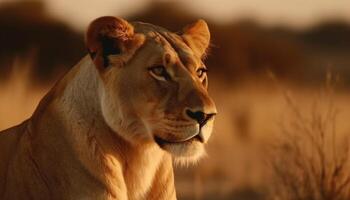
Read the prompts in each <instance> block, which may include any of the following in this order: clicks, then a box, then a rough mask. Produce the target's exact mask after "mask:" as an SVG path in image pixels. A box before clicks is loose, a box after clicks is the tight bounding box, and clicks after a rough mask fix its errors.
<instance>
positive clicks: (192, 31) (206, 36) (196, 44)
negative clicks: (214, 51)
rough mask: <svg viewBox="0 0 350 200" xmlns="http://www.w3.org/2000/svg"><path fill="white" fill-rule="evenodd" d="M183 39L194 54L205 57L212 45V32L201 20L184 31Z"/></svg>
mask: <svg viewBox="0 0 350 200" xmlns="http://www.w3.org/2000/svg"><path fill="white" fill-rule="evenodd" d="M182 38H183V39H184V40H185V42H186V43H187V44H188V46H189V47H190V48H191V49H192V50H193V51H194V53H195V54H196V55H197V56H199V57H203V56H204V55H205V52H206V50H207V48H208V46H209V43H210V32H209V28H208V25H207V23H206V22H205V21H204V20H202V19H200V20H198V21H197V22H195V23H193V24H190V25H188V26H186V27H185V28H184V29H183V34H182Z"/></svg>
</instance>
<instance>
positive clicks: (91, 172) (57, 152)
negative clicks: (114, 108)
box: [29, 57, 171, 199]
mask: <svg viewBox="0 0 350 200" xmlns="http://www.w3.org/2000/svg"><path fill="white" fill-rule="evenodd" d="M100 84H101V83H100V79H99V75H98V72H97V70H96V69H95V67H94V66H93V63H92V62H91V60H90V59H89V58H88V57H85V58H83V60H82V61H81V62H80V63H79V64H78V65H77V66H75V67H74V69H73V70H71V71H70V72H69V73H68V74H67V75H66V76H65V77H64V78H63V79H62V80H61V81H60V82H59V83H58V84H56V86H55V87H54V89H53V90H52V91H51V92H50V93H49V94H48V95H47V96H46V97H45V98H44V99H43V101H42V102H41V103H40V105H39V107H38V109H37V111H36V112H35V113H34V115H33V117H32V119H31V121H30V128H29V135H32V138H34V142H33V143H38V144H40V145H32V146H31V149H30V151H31V153H32V154H33V158H35V159H36V162H37V163H38V166H39V170H42V176H43V177H45V179H46V180H45V182H46V183H47V185H48V187H50V189H53V190H59V191H57V192H60V193H61V194H64V193H67V191H65V190H70V192H68V193H70V194H72V193H74V192H71V191H72V190H73V191H74V190H76V191H79V192H80V194H81V193H82V192H81V191H84V192H85V194H86V195H87V196H89V197H90V198H92V199H94V198H95V199H100V198H101V196H98V195H102V196H103V197H102V198H103V199H107V198H106V197H108V199H142V198H143V196H144V195H145V194H146V192H147V191H148V190H149V189H150V187H151V185H152V181H153V179H154V176H155V174H156V173H157V169H158V168H159V165H160V163H162V162H167V164H168V165H169V163H170V166H168V167H171V159H170V158H169V156H168V155H165V154H164V153H163V151H162V150H160V148H159V147H158V146H156V145H154V144H144V145H135V144H131V143H129V142H127V141H126V140H124V139H123V138H121V137H120V136H118V134H117V133H115V132H114V131H113V130H111V129H110V128H109V127H108V126H107V125H106V123H105V121H104V119H103V117H102V114H101V108H100V100H99V96H100V92H101V91H100V86H101V85H100ZM39 135H40V137H36V136H39ZM35 138H37V139H36V140H35ZM43 144H47V145H43ZM67 147H68V148H67ZM73 155H74V156H73ZM150 158H152V159H150ZM57 165H58V166H59V167H58V166H57ZM62 170H64V171H62ZM62 173H64V174H65V176H62V177H66V178H67V177H70V179H71V180H67V179H64V180H63V179H60V177H59V176H60V174H62ZM77 180H78V181H80V182H78V183H77V182H76V181H77ZM57 185H64V187H61V188H60V187H57ZM77 198H81V196H77Z"/></svg>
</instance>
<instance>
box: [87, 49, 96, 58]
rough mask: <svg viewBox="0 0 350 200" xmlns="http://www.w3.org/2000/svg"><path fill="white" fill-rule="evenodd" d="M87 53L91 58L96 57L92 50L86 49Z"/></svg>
mask: <svg viewBox="0 0 350 200" xmlns="http://www.w3.org/2000/svg"><path fill="white" fill-rule="evenodd" d="M88 53H89V55H90V57H91V58H92V59H94V58H95V57H96V52H92V51H90V50H89V49H88Z"/></svg>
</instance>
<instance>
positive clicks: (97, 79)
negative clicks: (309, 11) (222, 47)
mask: <svg viewBox="0 0 350 200" xmlns="http://www.w3.org/2000/svg"><path fill="white" fill-rule="evenodd" d="M209 38H210V33H209V30H208V26H207V24H206V23H205V22H204V21H203V20H199V21H198V22H196V23H194V24H192V25H189V26H187V27H185V28H184V30H183V31H182V33H181V34H175V33H172V32H169V31H167V30H166V29H164V28H161V27H158V26H154V25H151V24H146V23H141V22H133V23H129V22H127V21H125V20H123V19H120V18H115V17H101V18H98V19H96V20H94V21H93V22H92V23H91V24H90V26H89V28H88V30H87V33H86V46H87V49H88V51H89V55H88V56H86V57H84V58H83V59H82V60H81V61H80V62H79V63H78V64H77V65H76V66H75V67H74V68H73V69H72V70H71V71H70V72H69V73H68V74H67V75H65V76H64V77H63V79H61V80H60V81H59V82H58V83H57V84H56V85H55V86H54V87H53V89H52V90H51V91H50V92H49V93H48V94H47V95H46V96H45V97H44V98H43V99H42V100H41V102H40V104H39V106H38V108H37V109H36V111H35V112H34V114H33V116H32V117H31V118H29V119H28V120H26V121H24V122H23V123H22V124H20V125H18V126H16V127H13V128H10V129H8V130H5V131H3V132H1V133H0V199H2V200H17V199H19V200H22V199H35V200H40V199H43V200H49V199H50V200H51V199H58V200H62V199H72V200H77V199H94V200H96V199H118V200H126V199H128V200H131V199H166V200H169V199H176V194H175V187H174V175H173V168H172V161H173V160H174V161H175V162H180V163H188V162H194V161H196V160H198V159H199V158H200V157H201V156H202V155H203V153H204V144H205V143H206V142H207V141H208V138H209V136H210V134H211V131H212V125H213V121H214V115H215V114H216V108H215V105H214V102H213V100H212V99H211V98H210V97H209V95H208V93H207V85H208V77H207V74H206V71H207V69H206V67H205V65H204V63H203V61H202V58H203V57H204V55H205V52H206V49H207V47H208V45H209Z"/></svg>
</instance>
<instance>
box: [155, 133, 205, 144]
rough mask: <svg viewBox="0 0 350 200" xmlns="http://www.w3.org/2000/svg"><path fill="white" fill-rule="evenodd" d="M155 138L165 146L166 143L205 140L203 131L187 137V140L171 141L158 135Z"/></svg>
mask: <svg viewBox="0 0 350 200" xmlns="http://www.w3.org/2000/svg"><path fill="white" fill-rule="evenodd" d="M154 140H155V142H156V143H157V144H158V145H159V146H164V145H166V144H181V143H186V142H191V141H193V140H198V141H200V142H202V143H203V142H204V138H203V135H202V133H201V132H200V133H198V134H197V135H195V136H193V137H191V138H189V139H187V140H184V141H169V140H165V139H163V138H161V137H158V136H154Z"/></svg>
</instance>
